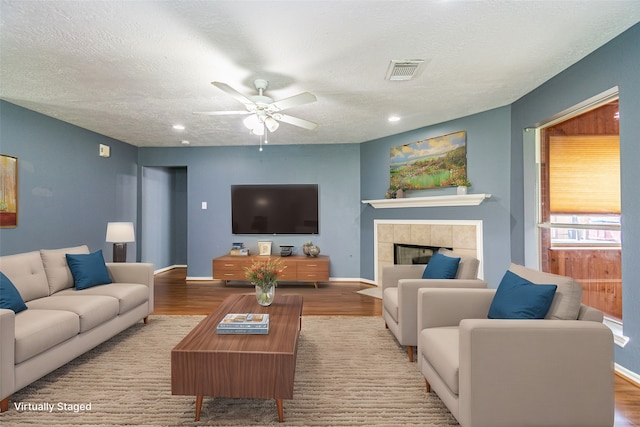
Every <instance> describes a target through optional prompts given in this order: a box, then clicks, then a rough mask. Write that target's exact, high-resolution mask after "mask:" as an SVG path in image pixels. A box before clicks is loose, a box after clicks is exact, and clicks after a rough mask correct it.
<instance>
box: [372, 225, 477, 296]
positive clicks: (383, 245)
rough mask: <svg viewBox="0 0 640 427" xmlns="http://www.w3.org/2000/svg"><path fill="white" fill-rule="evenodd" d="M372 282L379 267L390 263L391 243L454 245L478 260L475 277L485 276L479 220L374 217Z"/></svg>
mask: <svg viewBox="0 0 640 427" xmlns="http://www.w3.org/2000/svg"><path fill="white" fill-rule="evenodd" d="M373 230H374V231H373V242H374V268H375V282H376V284H377V285H378V286H380V281H381V279H382V268H383V267H386V266H389V265H393V252H394V251H393V245H394V243H404V244H410V245H423V246H437V247H447V248H453V250H454V251H456V252H459V253H460V254H464V255H469V256H473V257H475V258H478V259H479V260H480V267H479V269H478V277H479V278H481V279H482V278H484V268H483V267H484V262H483V253H482V248H483V246H482V221H481V220H477V221H475V220H374V222H373Z"/></svg>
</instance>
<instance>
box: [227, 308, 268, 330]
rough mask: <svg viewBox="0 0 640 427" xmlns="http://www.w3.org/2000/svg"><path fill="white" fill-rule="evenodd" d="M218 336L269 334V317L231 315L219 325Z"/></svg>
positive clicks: (264, 315)
mask: <svg viewBox="0 0 640 427" xmlns="http://www.w3.org/2000/svg"><path fill="white" fill-rule="evenodd" d="M216 332H217V333H218V334H268V333H269V315H268V314H262V313H261V314H254V313H229V314H226V315H225V316H224V318H223V319H222V320H221V321H220V323H218V326H217V328H216Z"/></svg>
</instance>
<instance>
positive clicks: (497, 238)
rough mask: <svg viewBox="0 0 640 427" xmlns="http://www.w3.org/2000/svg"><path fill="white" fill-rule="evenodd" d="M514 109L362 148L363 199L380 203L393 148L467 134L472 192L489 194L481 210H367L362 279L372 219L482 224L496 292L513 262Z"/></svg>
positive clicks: (368, 269) (369, 272) (369, 259)
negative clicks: (511, 152) (511, 149)
mask: <svg viewBox="0 0 640 427" xmlns="http://www.w3.org/2000/svg"><path fill="white" fill-rule="evenodd" d="M509 126H510V108H509V107H502V108H498V109H494V110H490V111H486V112H484V113H480V114H475V115H472V116H468V117H463V118H460V119H457V120H452V121H450V122H446V123H441V124H438V125H434V126H429V127H426V128H422V129H418V130H415V131H412V132H406V133H402V134H397V135H393V136H390V137H387V138H382V139H378V140H375V141H371V142H367V143H364V144H362V148H361V151H362V155H361V166H360V169H361V171H362V173H361V178H360V181H361V183H362V199H364V200H368V199H382V198H384V194H385V192H386V191H387V189H388V188H389V152H390V149H391V148H392V147H396V146H398V145H403V144H407V143H410V142H414V141H418V140H420V139H424V138H430V137H435V136H440V135H446V134H448V133H452V132H457V131H461V130H464V131H466V132H467V175H468V177H469V180H470V181H471V183H472V184H473V185H472V187H470V188H469V192H470V193H489V194H491V198H490V199H487V200H485V201H484V202H483V203H482V204H480V205H479V206H464V207H447V208H441V207H429V208H398V209H374V208H373V207H371V206H369V205H363V206H362V207H361V210H362V220H361V222H362V235H361V252H362V254H361V259H362V263H361V271H362V277H365V278H368V279H373V275H374V265H373V220H375V219H432V220H446V219H452V220H454V219H455V220H482V221H483V229H484V230H483V233H484V248H483V249H484V272H485V275H484V277H485V280H487V281H488V282H489V283H490V284H491V285H493V286H494V287H496V286H497V285H498V283H499V282H500V279H501V278H502V275H503V274H504V272H505V270H506V269H507V268H508V267H509V263H510V247H509V243H510V242H509V234H510V221H511V219H510V215H509V204H510V203H509V191H510V188H509V145H510V142H511V141H510V139H509ZM455 191H456V190H455V188H446V189H434V190H423V191H421V192H417V191H412V192H410V193H409V197H412V196H430V195H443V194H455Z"/></svg>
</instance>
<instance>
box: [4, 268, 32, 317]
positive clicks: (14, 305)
mask: <svg viewBox="0 0 640 427" xmlns="http://www.w3.org/2000/svg"><path fill="white" fill-rule="evenodd" d="M0 308H6V309H9V310H13V312H14V313H20V312H21V311H23V310H26V309H27V305H26V304H25V303H24V300H23V299H22V295H20V292H18V290H17V289H16V287H15V285H14V284H13V283H11V280H9V278H8V277H7V276H5V275H4V273H2V272H0Z"/></svg>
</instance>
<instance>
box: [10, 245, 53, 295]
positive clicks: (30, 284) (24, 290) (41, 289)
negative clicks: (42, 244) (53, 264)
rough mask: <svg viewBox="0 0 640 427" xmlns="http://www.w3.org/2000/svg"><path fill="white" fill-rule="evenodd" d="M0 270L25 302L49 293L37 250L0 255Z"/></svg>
mask: <svg viewBox="0 0 640 427" xmlns="http://www.w3.org/2000/svg"><path fill="white" fill-rule="evenodd" d="M0 271H2V272H3V273H4V274H5V275H6V276H7V277H8V278H9V279H10V280H11V283H13V285H14V286H15V287H16V289H17V290H18V292H20V295H21V296H22V299H23V300H24V301H25V302H29V301H30V300H32V299H36V298H42V297H46V296H48V295H49V285H48V284H47V275H46V274H45V272H44V267H43V266H42V259H41V258H40V252H39V251H33V252H25V253H21V254H16V255H6V256H2V257H0Z"/></svg>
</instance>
